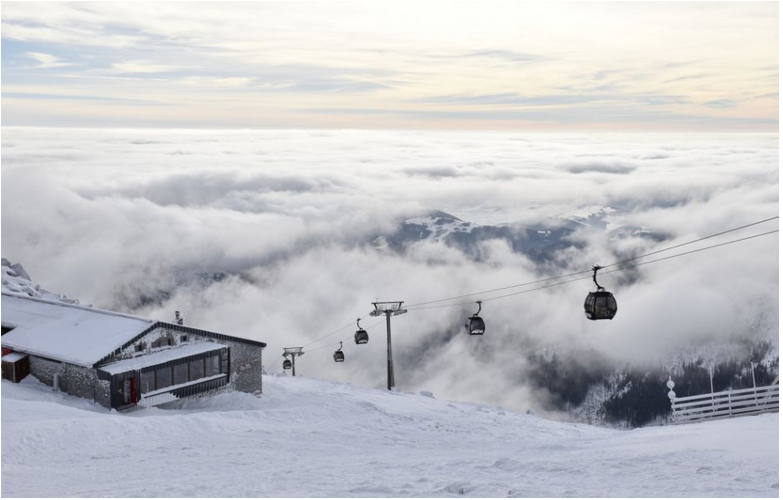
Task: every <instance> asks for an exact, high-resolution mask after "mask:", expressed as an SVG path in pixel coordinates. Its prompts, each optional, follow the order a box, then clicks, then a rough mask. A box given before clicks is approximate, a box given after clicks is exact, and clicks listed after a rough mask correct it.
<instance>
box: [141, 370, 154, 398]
mask: <svg viewBox="0 0 783 500" xmlns="http://www.w3.org/2000/svg"><path fill="white" fill-rule="evenodd" d="M154 390H155V371H154V370H150V371H148V372H141V393H142V394H144V393H145V392H151V391H154Z"/></svg>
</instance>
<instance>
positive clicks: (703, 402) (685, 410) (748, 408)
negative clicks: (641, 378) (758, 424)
mask: <svg viewBox="0 0 783 500" xmlns="http://www.w3.org/2000/svg"><path fill="white" fill-rule="evenodd" d="M666 385H667V386H668V387H669V389H670V390H669V399H670V400H671V402H672V416H673V418H674V423H675V424H684V423H688V422H699V421H702V420H717V419H721V418H731V417H741V416H745V415H756V414H758V413H769V412H777V411H779V400H780V385H777V384H775V385H768V386H764V387H752V388H750V389H736V390H730V391H722V392H712V393H709V394H699V395H697V396H686V397H682V398H678V397H677V396H676V394H675V393H674V391H673V388H674V382H672V381H671V379H669V382H667V384H666Z"/></svg>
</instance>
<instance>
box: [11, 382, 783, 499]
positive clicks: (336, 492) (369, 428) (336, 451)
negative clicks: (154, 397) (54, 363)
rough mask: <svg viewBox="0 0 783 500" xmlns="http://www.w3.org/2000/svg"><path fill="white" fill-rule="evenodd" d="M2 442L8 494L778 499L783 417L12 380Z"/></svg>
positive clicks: (310, 389)
mask: <svg viewBox="0 0 783 500" xmlns="http://www.w3.org/2000/svg"><path fill="white" fill-rule="evenodd" d="M435 396H436V397H437V395H435ZM2 443H3V446H2V467H1V468H0V471H1V474H2V478H1V479H2V495H3V496H6V497H19V496H23V497H37V496H58V497H76V496H79V497H83V496H87V497H101V496H123V497H149V496H153V497H234V496H239V497H313V496H317V497H444V496H448V497H451V496H471V497H508V496H511V497H529V496H538V497H551V496H579V497H583V496H607V497H617V496H630V497H639V496H645V497H647V496H653V497H670V496H677V497H679V496H691V497H704V496H720V497H777V496H778V495H779V483H778V481H779V479H778V460H779V459H778V415H776V414H772V415H770V414H767V415H760V416H754V417H743V418H737V419H732V420H724V421H716V422H704V423H700V424H689V425H680V426H663V427H649V428H642V429H636V430H632V431H623V430H616V429H607V428H598V427H591V426H588V425H582V424H573V423H563V422H554V421H549V420H544V419H541V418H539V417H537V416H535V415H526V414H518V413H513V412H510V411H507V410H504V409H502V408H496V407H488V406H483V405H477V404H470V403H455V402H448V401H441V400H438V399H435V398H433V397H430V395H429V394H428V395H422V394H412V393H404V392H388V391H383V390H375V389H365V388H357V387H354V386H351V385H348V384H341V383H335V382H327V381H322V380H317V379H310V378H303V377H297V378H291V377H282V376H281V377H275V376H268V377H266V378H265V380H264V395H263V396H262V397H260V398H257V397H255V396H252V395H250V394H244V393H236V392H235V393H224V394H219V395H217V396H211V397H202V398H197V399H193V398H191V399H186V400H182V401H178V402H176V403H172V404H170V405H168V408H149V409H140V410H138V411H136V412H133V413H130V414H118V413H116V412H108V411H106V410H105V409H103V408H101V407H99V406H97V405H94V404H93V403H92V402H90V401H87V400H84V399H78V398H71V397H68V396H64V395H62V394H60V393H55V392H52V391H51V390H50V389H49V388H47V387H45V386H43V385H41V384H39V383H37V382H36V381H35V380H34V379H33V378H32V377H28V378H26V379H25V380H24V381H23V382H22V383H21V384H12V383H10V382H8V381H3V382H2Z"/></svg>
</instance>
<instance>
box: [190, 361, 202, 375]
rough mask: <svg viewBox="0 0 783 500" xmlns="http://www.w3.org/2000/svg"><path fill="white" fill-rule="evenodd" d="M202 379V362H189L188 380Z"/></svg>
mask: <svg viewBox="0 0 783 500" xmlns="http://www.w3.org/2000/svg"><path fill="white" fill-rule="evenodd" d="M200 378H204V360H203V359H199V360H196V361H191V362H190V380H198V379H200Z"/></svg>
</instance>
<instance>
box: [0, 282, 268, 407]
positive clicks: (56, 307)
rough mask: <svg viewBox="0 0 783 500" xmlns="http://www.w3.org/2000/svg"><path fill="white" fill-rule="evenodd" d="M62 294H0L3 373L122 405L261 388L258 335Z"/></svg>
mask: <svg viewBox="0 0 783 500" xmlns="http://www.w3.org/2000/svg"><path fill="white" fill-rule="evenodd" d="M178 323H180V320H175V322H174V323H166V322H162V321H153V320H150V319H145V318H140V317H136V316H130V315H127V314H121V313H117V312H112V311H105V310H100V309H95V308H92V307H84V306H80V305H74V304H67V303H64V302H58V301H51V300H44V299H38V298H31V297H26V296H18V295H14V294H7V293H3V294H2V349H3V351H2V354H3V356H2V364H3V378H7V379H10V380H11V381H13V382H19V381H20V380H21V379H22V378H24V376H26V375H27V374H28V373H29V374H31V375H33V376H35V377H36V378H37V379H38V380H40V381H41V382H43V383H45V384H47V385H49V386H52V387H53V388H54V389H55V390H59V391H62V392H64V393H67V394H70V395H73V396H78V397H83V398H87V399H92V400H93V401H95V402H96V403H99V404H100V405H102V406H105V407H106V408H115V409H117V410H124V409H129V408H132V407H134V406H136V405H140V406H154V405H158V404H162V403H167V402H170V401H174V400H176V399H180V398H184V397H188V396H192V395H195V394H201V393H205V392H214V391H218V390H236V391H241V392H250V393H260V392H261V390H262V380H261V376H262V371H263V367H262V364H261V352H262V350H263V349H264V347H266V344H265V343H264V342H259V341H256V340H248V339H243V338H239V337H233V336H230V335H224V334H221V333H215V332H210V331H206V330H200V329H197V328H192V327H189V326H185V325H183V324H178Z"/></svg>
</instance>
